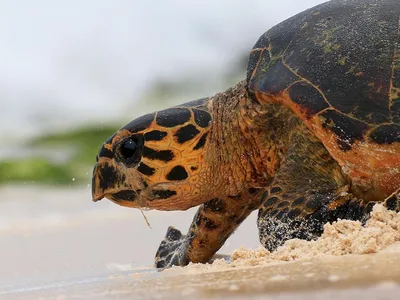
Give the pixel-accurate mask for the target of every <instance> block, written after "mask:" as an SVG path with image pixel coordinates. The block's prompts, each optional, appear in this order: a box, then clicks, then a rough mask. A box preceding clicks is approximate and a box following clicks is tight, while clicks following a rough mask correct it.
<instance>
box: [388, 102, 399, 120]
mask: <svg viewBox="0 0 400 300" xmlns="http://www.w3.org/2000/svg"><path fill="white" fill-rule="evenodd" d="M390 111H391V114H392V120H393V122H395V123H400V98H398V99H394V100H392V106H391V108H390Z"/></svg>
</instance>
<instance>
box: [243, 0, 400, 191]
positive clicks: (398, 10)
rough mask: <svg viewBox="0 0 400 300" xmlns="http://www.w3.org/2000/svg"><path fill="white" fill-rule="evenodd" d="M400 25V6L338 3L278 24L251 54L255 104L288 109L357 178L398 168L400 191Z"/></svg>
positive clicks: (380, 1)
mask: <svg viewBox="0 0 400 300" xmlns="http://www.w3.org/2000/svg"><path fill="white" fill-rule="evenodd" d="M399 20H400V0H333V1H329V2H326V3H323V4H321V5H318V6H316V7H314V8H311V9H308V10H306V11H304V12H302V13H300V14H298V15H296V16H294V17H292V18H290V19H288V20H286V21H284V22H282V23H280V24H278V25H277V26H275V27H273V28H271V29H270V30H269V31H267V32H266V33H265V34H263V35H262V36H261V37H260V39H259V40H258V41H257V43H256V44H255V46H254V48H253V49H252V51H251V54H250V58H249V64H248V70H247V72H248V73H247V83H248V89H249V93H250V95H251V97H252V99H253V100H254V101H258V102H260V103H265V102H271V101H275V102H276V101H277V102H280V103H282V104H283V105H286V106H288V107H290V108H291V109H292V110H293V112H294V113H295V114H297V115H298V117H299V118H301V119H302V120H303V121H304V123H305V124H306V125H307V126H308V128H309V129H310V130H311V131H313V132H314V134H315V135H316V136H317V137H319V138H320V140H321V141H322V142H323V143H324V145H325V147H326V148H327V149H328V151H330V153H331V154H332V156H333V157H334V158H336V159H337V160H338V161H339V163H340V164H341V165H342V166H344V167H346V166H349V167H350V169H351V170H350V171H348V173H349V175H351V176H352V177H354V176H358V177H364V178H369V179H371V177H373V176H372V175H371V174H370V173H371V172H374V169H380V168H381V169H382V168H383V169H385V170H386V171H382V172H383V173H385V174H386V173H388V172H387V169H388V168H392V169H393V168H394V169H396V168H397V173H396V172H395V173H396V174H395V175H396V176H397V179H396V178H394V177H393V176H390V178H387V179H386V181H387V180H392V181H393V180H394V181H395V184H397V186H399V185H400V29H399V26H400V22H399ZM360 160H367V161H366V162H365V161H364V163H361V161H360ZM360 165H361V166H364V167H360ZM356 166H357V167H356ZM383 169H382V170H383ZM356 173H357V174H356Z"/></svg>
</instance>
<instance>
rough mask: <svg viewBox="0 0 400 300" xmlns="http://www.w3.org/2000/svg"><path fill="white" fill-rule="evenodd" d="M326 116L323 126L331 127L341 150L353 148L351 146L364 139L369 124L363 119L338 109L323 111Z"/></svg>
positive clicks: (324, 116)
mask: <svg viewBox="0 0 400 300" xmlns="http://www.w3.org/2000/svg"><path fill="white" fill-rule="evenodd" d="M321 116H322V117H323V118H325V120H324V122H323V124H322V126H323V127H324V128H328V129H330V130H331V131H332V132H333V133H334V134H335V135H336V136H337V142H338V145H339V147H340V149H341V150H343V151H347V150H351V146H352V145H353V143H354V142H355V141H357V140H359V141H361V140H363V137H364V134H365V132H366V131H367V130H368V128H369V126H368V125H367V124H365V123H363V122H361V121H358V120H356V119H352V118H349V117H347V116H346V115H343V114H341V113H339V112H337V111H336V110H331V109H329V110H326V111H324V112H323V113H321Z"/></svg>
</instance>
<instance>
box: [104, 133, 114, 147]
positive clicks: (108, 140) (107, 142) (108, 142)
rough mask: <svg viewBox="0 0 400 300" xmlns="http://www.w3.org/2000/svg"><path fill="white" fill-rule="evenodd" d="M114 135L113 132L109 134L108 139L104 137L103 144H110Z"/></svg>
mask: <svg viewBox="0 0 400 300" xmlns="http://www.w3.org/2000/svg"><path fill="white" fill-rule="evenodd" d="M115 135H116V133H114V134H113V135H112V136H110V137H109V138H108V139H106V141H105V142H104V144H112V140H113V138H114V136H115Z"/></svg>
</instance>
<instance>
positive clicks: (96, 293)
mask: <svg viewBox="0 0 400 300" xmlns="http://www.w3.org/2000/svg"><path fill="white" fill-rule="evenodd" d="M0 197H1V198H2V199H4V200H3V201H2V202H0V245H1V248H0V265H1V268H0V299H81V298H84V299H223V298H226V297H232V298H234V299H357V298H360V299H361V298H362V299H399V295H400V246H399V244H398V242H394V243H393V244H392V245H390V246H389V247H388V248H385V249H382V250H380V251H379V252H378V253H376V254H363V255H361V254H347V255H342V256H334V255H331V254H323V255H318V253H311V255H310V256H309V257H307V256H303V257H298V258H297V260H294V261H284V260H276V259H274V260H272V261H267V262H266V264H264V265H257V264H256V263H242V264H237V266H235V267H232V265H234V264H232V265H227V264H226V263H225V262H223V261H222V260H218V261H217V262H216V263H214V265H212V266H205V265H192V266H189V267H185V268H172V269H170V270H166V271H163V272H158V271H156V270H154V269H153V268H152V260H153V256H154V253H155V251H156V249H157V247H158V244H159V242H160V241H161V239H162V237H163V236H164V234H165V231H166V228H167V226H168V225H175V226H176V227H177V228H179V229H182V230H183V231H184V229H185V228H187V227H188V226H189V223H190V221H191V218H192V217H193V214H194V210H191V211H187V212H168V213H165V212H147V213H146V215H147V217H148V219H149V221H150V224H151V225H152V229H149V228H148V227H147V225H146V224H145V222H144V220H143V218H142V216H141V215H140V212H139V211H136V210H130V209H127V208H121V207H118V206H116V205H114V204H112V203H109V202H103V201H102V202H100V203H99V204H97V203H96V204H94V203H92V202H91V201H90V191H89V189H88V188H87V189H83V190H82V189H81V188H80V189H71V190H47V189H39V188H26V189H21V188H18V189H16V188H12V187H9V188H2V189H0ZM16 199H20V201H19V202H17V201H16ZM377 235H378V236H381V235H382V234H381V233H378V234H377ZM357 236H358V234H357ZM355 238H356V236H352V237H351V239H355ZM376 238H377V237H376ZM384 240H385V241H386V240H387V239H386V238H385V239H384ZM241 245H245V246H246V247H249V248H255V247H257V245H258V241H257V228H256V223H255V215H252V216H251V217H250V218H249V220H246V222H245V223H244V224H243V226H242V227H241V228H240V230H238V232H236V233H235V235H234V236H233V237H231V239H230V240H229V243H228V244H227V245H226V246H224V248H223V249H222V251H221V252H220V253H228V254H230V253H232V251H233V250H234V249H236V248H238V247H239V246H241ZM328 246H329V244H328ZM306 251H308V250H306ZM320 251H322V250H320ZM267 256H268V255H267ZM252 264H255V266H251V265H252Z"/></svg>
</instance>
